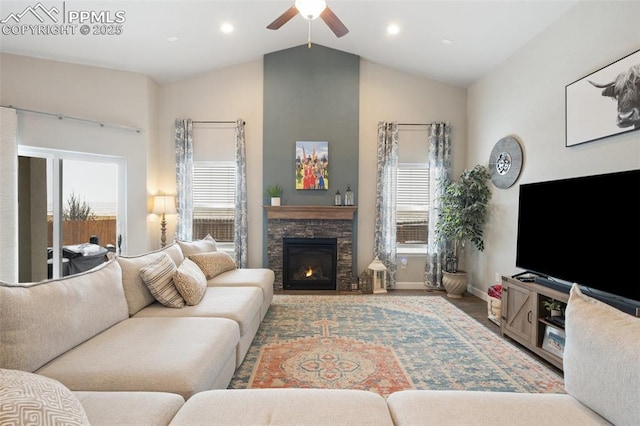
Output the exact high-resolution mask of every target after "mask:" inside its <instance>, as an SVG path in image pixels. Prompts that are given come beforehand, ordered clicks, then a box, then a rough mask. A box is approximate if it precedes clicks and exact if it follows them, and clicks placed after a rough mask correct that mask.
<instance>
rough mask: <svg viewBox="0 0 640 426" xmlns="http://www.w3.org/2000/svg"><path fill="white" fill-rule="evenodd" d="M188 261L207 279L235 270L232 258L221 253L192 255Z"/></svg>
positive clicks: (235, 266)
mask: <svg viewBox="0 0 640 426" xmlns="http://www.w3.org/2000/svg"><path fill="white" fill-rule="evenodd" d="M189 259H191V260H193V262H194V263H195V264H196V265H198V267H199V268H200V269H201V270H202V272H204V275H205V277H207V279H211V278H213V277H215V276H217V275H220V274H221V273H223V272H227V271H231V270H233V269H236V268H237V265H236V262H235V261H234V260H233V258H232V257H231V256H229V255H228V254H227V253H225V252H222V251H215V252H211V253H200V254H193V255H191V256H189Z"/></svg>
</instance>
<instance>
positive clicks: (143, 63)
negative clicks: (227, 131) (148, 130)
mask: <svg viewBox="0 0 640 426" xmlns="http://www.w3.org/2000/svg"><path fill="white" fill-rule="evenodd" d="M293 1H294V0H285V1H267V0H256V1H245V0H234V1H216V0H214V1H189V0H184V1H177V0H173V1H154V0H139V1H106V0H103V1H82V0H76V1H45V0H42V6H43V8H41V9H39V10H40V11H43V10H47V11H49V12H50V16H47V15H45V14H44V13H42V12H40V13H39V16H40V18H41V19H40V20H39V19H38V17H37V16H35V15H36V14H34V13H32V12H33V11H34V8H36V7H37V5H38V4H40V3H38V2H37V0H35V1H24V0H20V1H6V0H3V1H2V2H1V3H0V21H4V23H2V24H0V26H2V33H0V51H2V52H6V53H13V54H19V55H27V56H34V57H38V58H46V59H53V60H60V61H66V62H73V63H79V64H87V65H94V66H100V67H106V68H113V69H119V70H127V71H133V72H139V73H143V74H147V75H149V76H151V77H152V78H153V79H154V80H156V81H157V82H159V83H161V84H163V83H167V82H171V81H176V80H181V79H185V78H189V77H192V76H194V75H198V74H202V73H205V72H207V71H210V70H213V69H217V68H221V67H226V66H230V65H234V64H238V63H243V62H248V61H252V60H257V59H259V58H261V57H262V55H264V54H265V53H269V52H274V51H278V50H282V49H287V48H290V47H294V46H299V45H303V44H305V43H306V42H307V37H308V22H307V21H306V20H305V19H304V18H302V17H301V16H300V15H297V16H295V17H294V18H293V19H291V20H290V21H289V22H287V23H286V24H285V25H284V26H282V27H281V28H280V29H278V30H275V31H274V30H269V29H267V28H266V26H267V25H268V24H269V23H271V22H272V21H273V20H274V19H275V18H277V17H278V16H279V15H281V14H282V13H283V12H284V11H285V10H287V8H289V7H291V6H292V5H293ZM578 1H579V0H554V1H531V0H529V1H521V0H502V1H485V0H469V1H458V0H447V1H429V0H427V1H419V0H414V1H365V0H328V4H329V6H330V8H331V9H332V10H333V12H334V13H335V14H336V15H337V16H338V17H339V18H340V20H341V21H342V22H343V23H344V24H345V25H346V26H347V27H348V29H349V33H348V34H346V35H345V36H343V37H340V38H337V37H336V36H335V35H334V34H333V32H331V30H330V29H329V28H328V27H327V25H326V24H325V23H324V22H323V21H322V20H321V19H317V20H314V21H312V25H311V31H312V32H311V40H312V43H318V44H321V45H323V46H327V47H330V48H333V49H338V50H342V51H345V52H349V53H353V54H356V55H360V56H361V57H362V58H363V59H365V60H368V61H371V62H375V63H379V64H382V65H386V66H390V67H393V68H397V69H400V70H403V71H407V72H410V73H413V74H416V75H419V76H424V77H428V78H432V79H435V80H438V81H442V82H445V83H449V84H452V85H455V86H460V87H467V86H469V85H470V84H471V83H473V82H474V81H475V80H477V79H478V78H480V77H482V76H483V75H484V74H486V73H487V72H489V71H491V70H492V69H494V68H495V67H497V66H498V65H499V64H500V63H501V62H502V61H504V60H505V59H506V58H508V57H509V56H510V55H512V54H513V53H514V52H516V51H517V50H518V49H519V48H520V47H522V46H523V45H524V44H525V43H527V41H529V40H530V39H532V38H534V37H535V36H536V35H538V34H539V33H540V32H542V31H543V30H544V29H545V28H547V27H548V26H549V25H550V24H552V23H553V22H554V21H555V20H556V19H558V18H559V17H560V16H561V15H562V14H564V13H566V12H567V11H568V10H569V9H570V8H572V7H573V6H575V5H576V3H577V2H578ZM29 8H31V9H29ZM52 8H55V9H52ZM25 11H27V13H23V12H25ZM82 11H84V12H89V15H85V16H87V20H86V21H85V22H79V19H80V18H79V17H80V16H81V14H80V13H79V12H82ZM36 12H37V11H36ZM91 12H95V13H94V15H93V18H94V22H91ZM70 13H72V14H71V15H70ZM73 13H75V14H73ZM96 17H101V19H102V20H103V21H122V18H124V22H115V23H113V24H109V23H108V22H107V24H106V25H105V26H101V25H100V24H96V23H95V18H96ZM56 18H57V19H56ZM72 19H74V20H72ZM36 24H37V25H40V27H42V28H45V29H46V28H49V31H50V30H51V27H52V26H58V27H61V26H62V25H71V26H74V25H75V29H74V30H68V31H74V33H73V34H58V35H54V34H48V35H32V32H33V31H40V30H37V29H36V30H34V29H33V28H35V27H29V26H28V25H36ZM82 24H88V25H89V27H88V28H89V30H90V32H89V34H86V35H83V34H81V30H82V28H81V26H82ZM223 24H230V25H231V26H232V27H233V31H231V32H230V33H225V32H223V31H222V30H221V27H222V25H223ZM391 24H395V25H396V26H397V27H398V33H397V34H395V35H392V34H389V33H388V32H387V28H388V26H389V25H391ZM110 25H111V27H110ZM117 25H121V26H120V27H119V29H118V28H117V27H114V26H117ZM25 26H26V27H27V28H26V29H22V28H23V27H25ZM16 28H20V30H18V29H16ZM94 31H97V32H100V31H105V32H109V31H112V32H121V33H120V34H111V35H109V34H105V35H101V34H94ZM15 32H22V33H20V34H14V33H15ZM443 40H445V41H444V42H443ZM447 40H448V41H449V42H447Z"/></svg>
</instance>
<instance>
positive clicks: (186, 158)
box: [175, 118, 193, 241]
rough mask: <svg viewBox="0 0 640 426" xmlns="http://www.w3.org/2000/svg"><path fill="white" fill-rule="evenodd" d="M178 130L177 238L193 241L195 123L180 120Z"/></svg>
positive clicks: (177, 121)
mask: <svg viewBox="0 0 640 426" xmlns="http://www.w3.org/2000/svg"><path fill="white" fill-rule="evenodd" d="M175 128H176V142H175V144H176V188H177V194H176V198H177V200H176V204H177V210H178V222H177V226H176V238H177V239H178V240H181V241H191V238H192V233H193V122H192V121H191V119H182V118H178V119H176V122H175Z"/></svg>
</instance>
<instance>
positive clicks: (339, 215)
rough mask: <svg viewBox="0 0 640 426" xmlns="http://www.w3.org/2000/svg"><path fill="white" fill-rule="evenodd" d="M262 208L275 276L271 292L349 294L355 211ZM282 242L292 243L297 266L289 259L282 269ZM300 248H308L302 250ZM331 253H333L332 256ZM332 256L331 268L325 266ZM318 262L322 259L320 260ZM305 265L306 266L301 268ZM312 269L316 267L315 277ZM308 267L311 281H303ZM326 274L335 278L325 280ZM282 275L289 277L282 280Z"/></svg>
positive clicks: (351, 279)
mask: <svg viewBox="0 0 640 426" xmlns="http://www.w3.org/2000/svg"><path fill="white" fill-rule="evenodd" d="M264 208H265V210H266V212H267V250H268V263H269V266H268V267H269V269H272V270H273V271H274V273H275V281H274V283H273V286H274V291H283V290H286V291H289V290H292V291H293V290H329V291H351V284H352V282H353V280H354V279H355V277H354V275H353V216H354V213H355V211H356V207H354V206H338V207H328V206H277V207H271V206H265V207H264ZM285 242H287V243H291V242H294V243H295V244H293V246H294V250H293V251H294V253H293V254H294V255H295V257H297V259H296V260H295V262H298V263H296V264H291V261H292V259H291V257H289V258H288V259H287V265H285V258H286V256H287V253H286V251H285V250H287V249H285ZM301 244H302V245H304V244H307V245H308V246H307V247H302V245H301ZM329 245H331V246H335V249H333V248H331V249H329V248H328V246H329ZM314 246H315V247H314ZM289 250H290V249H289ZM305 250H306V251H307V253H306V254H305ZM309 250H310V251H309ZM332 250H335V255H334V254H333V253H334V252H333V251H332ZM290 255H291V252H290V253H289V256H290ZM331 256H335V263H334V266H329V265H328V264H327V263H326V262H327V257H331ZM320 258H325V259H324V260H320ZM304 263H308V264H307V265H304ZM314 265H315V266H316V267H319V269H316V271H315V273H314V271H313V266H314ZM309 266H311V277H306V276H305V277H302V276H301V274H304V275H306V274H307V273H308V267H309ZM305 267H306V268H307V269H306V270H305ZM291 268H292V269H293V270H291ZM288 269H289V270H288ZM320 269H321V270H320ZM331 269H333V271H331ZM287 270H288V272H286V271H287ZM329 273H331V275H334V276H335V278H333V277H329V278H330V279H327V277H328V274H329ZM285 274H288V276H286V277H285ZM314 274H315V275H314ZM313 281H317V282H313ZM285 282H286V283H287V284H286V285H287V287H285ZM310 287H317V288H310Z"/></svg>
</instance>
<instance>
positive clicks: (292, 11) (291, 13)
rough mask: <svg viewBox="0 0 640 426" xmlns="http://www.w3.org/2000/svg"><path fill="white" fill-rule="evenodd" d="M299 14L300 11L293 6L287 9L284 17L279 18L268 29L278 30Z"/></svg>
mask: <svg viewBox="0 0 640 426" xmlns="http://www.w3.org/2000/svg"><path fill="white" fill-rule="evenodd" d="M297 13H298V9H296V7H295V6H291V8H289V9H287V11H286V12H284V13H283V14H282V15H280V16H278V17H277V18H276V20H275V21H273V22H272V23H270V24H269V25H267V28H268V29H270V30H277V29H278V28H280V27H281V26H283V25H284V24H286V23H287V22H289V20H290V19H291V18H293V17H294V16H296V14H297Z"/></svg>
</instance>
